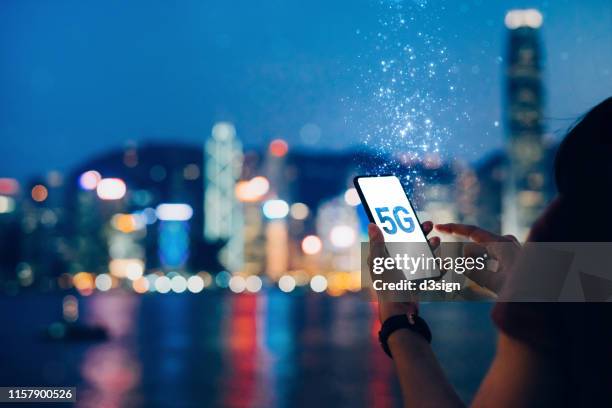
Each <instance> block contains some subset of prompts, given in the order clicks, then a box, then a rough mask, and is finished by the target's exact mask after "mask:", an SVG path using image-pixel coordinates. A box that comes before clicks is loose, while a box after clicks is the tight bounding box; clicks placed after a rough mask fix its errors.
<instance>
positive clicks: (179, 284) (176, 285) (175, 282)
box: [170, 275, 187, 293]
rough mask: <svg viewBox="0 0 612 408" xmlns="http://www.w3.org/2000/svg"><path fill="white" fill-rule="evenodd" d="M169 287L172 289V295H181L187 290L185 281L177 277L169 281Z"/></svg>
mask: <svg viewBox="0 0 612 408" xmlns="http://www.w3.org/2000/svg"><path fill="white" fill-rule="evenodd" d="M170 286H171V287H172V291H173V292H174V293H183V292H184V291H186V290H187V279H185V278H184V277H182V276H180V275H177V276H175V277H174V278H172V279H171V280H170Z"/></svg>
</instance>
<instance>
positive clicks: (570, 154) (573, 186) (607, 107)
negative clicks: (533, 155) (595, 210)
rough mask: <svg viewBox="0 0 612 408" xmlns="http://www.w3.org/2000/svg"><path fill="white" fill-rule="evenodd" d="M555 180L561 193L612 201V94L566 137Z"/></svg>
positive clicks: (568, 196) (556, 165) (559, 152)
mask: <svg viewBox="0 0 612 408" xmlns="http://www.w3.org/2000/svg"><path fill="white" fill-rule="evenodd" d="M555 181H556V184H557V189H558V190H559V194H560V195H561V196H566V197H567V198H570V199H571V198H575V197H574V196H576V197H579V196H581V195H582V194H589V195H591V196H592V195H595V196H596V197H597V198H602V199H606V200H605V201H610V197H612V97H610V98H608V99H606V100H605V101H603V102H601V103H600V104H599V105H597V106H595V107H594V108H593V109H591V110H590V111H589V112H588V113H587V114H586V115H584V117H583V118H582V119H581V120H580V121H579V122H578V123H577V124H576V125H575V126H574V127H573V128H572V129H571V130H570V131H569V133H568V134H567V136H566V137H565V139H563V142H561V145H560V146H559V150H558V151H557V156H556V157H555ZM602 195H603V197H600V196H602ZM583 198H584V197H583Z"/></svg>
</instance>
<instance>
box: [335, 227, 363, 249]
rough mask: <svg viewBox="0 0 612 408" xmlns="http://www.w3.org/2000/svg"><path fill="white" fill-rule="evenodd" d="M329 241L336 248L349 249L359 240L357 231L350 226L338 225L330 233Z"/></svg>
mask: <svg viewBox="0 0 612 408" xmlns="http://www.w3.org/2000/svg"><path fill="white" fill-rule="evenodd" d="M329 239H330V240H331V243H332V245H334V246H335V247H336V248H348V247H350V246H351V245H353V244H354V243H355V240H356V239H357V237H356V233H355V230H354V229H353V228H351V227H349V226H348V225H336V226H335V227H333V228H332V229H331V231H330V233H329Z"/></svg>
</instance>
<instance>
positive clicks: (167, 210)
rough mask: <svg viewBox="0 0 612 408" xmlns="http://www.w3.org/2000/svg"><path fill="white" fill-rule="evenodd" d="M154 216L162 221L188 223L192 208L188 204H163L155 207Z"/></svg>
mask: <svg viewBox="0 0 612 408" xmlns="http://www.w3.org/2000/svg"><path fill="white" fill-rule="evenodd" d="M155 215H156V216H157V218H158V219H159V220H162V221H188V220H190V219H191V217H192V216H193V208H191V206H190V205H189V204H182V203H176V204H174V203H173V204H169V203H164V204H160V205H158V206H157V209H156V210H155Z"/></svg>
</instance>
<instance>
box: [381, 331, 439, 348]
mask: <svg viewBox="0 0 612 408" xmlns="http://www.w3.org/2000/svg"><path fill="white" fill-rule="evenodd" d="M387 344H388V345H389V349H391V353H392V354H395V353H396V351H399V350H401V349H404V348H406V347H408V348H410V349H412V350H415V349H420V348H422V347H425V348H427V347H430V346H429V343H428V342H427V340H426V339H425V337H423V336H422V335H421V334H419V333H417V332H415V331H413V330H410V329H408V328H402V329H398V330H396V331H394V332H393V333H391V335H390V336H389V338H388V339H387Z"/></svg>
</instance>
